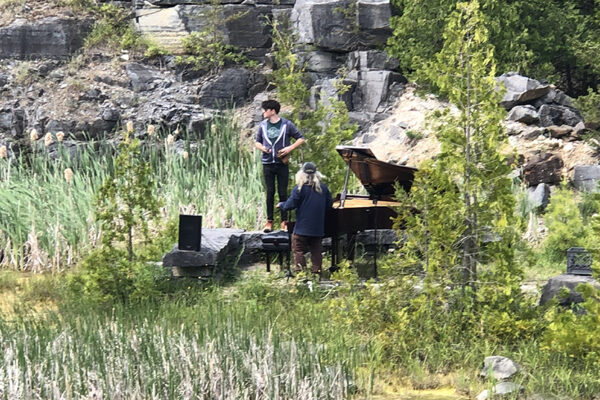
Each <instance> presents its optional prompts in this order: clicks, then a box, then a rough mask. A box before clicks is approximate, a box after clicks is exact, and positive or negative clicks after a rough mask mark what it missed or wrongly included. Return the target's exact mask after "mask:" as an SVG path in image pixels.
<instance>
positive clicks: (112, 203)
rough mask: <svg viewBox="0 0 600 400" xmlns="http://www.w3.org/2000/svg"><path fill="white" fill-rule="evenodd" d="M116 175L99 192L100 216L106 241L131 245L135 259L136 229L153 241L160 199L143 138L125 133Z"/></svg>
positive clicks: (130, 251)
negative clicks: (150, 226) (144, 154)
mask: <svg viewBox="0 0 600 400" xmlns="http://www.w3.org/2000/svg"><path fill="white" fill-rule="evenodd" d="M114 167H115V172H114V177H110V178H108V179H106V181H105V182H104V183H103V184H102V187H101V188H100V190H99V192H98V199H97V211H96V218H97V219H98V221H100V223H101V226H102V230H103V232H102V243H103V244H104V245H105V246H107V247H108V248H112V247H113V245H114V244H115V242H116V243H119V242H121V243H123V244H125V245H126V247H127V253H128V255H129V261H133V259H134V252H133V239H134V228H135V230H136V231H137V233H138V234H141V235H142V236H143V238H144V240H146V242H148V241H149V231H148V222H149V221H150V220H154V219H156V218H157V217H158V215H159V207H160V204H161V203H160V201H159V200H158V198H157V197H156V194H155V192H156V184H155V182H154V180H153V177H152V170H151V168H150V164H149V163H147V162H144V161H142V159H141V157H140V141H139V140H138V139H131V138H130V137H129V133H128V132H123V138H122V141H121V143H120V144H119V155H118V156H117V158H116V160H115V166H114Z"/></svg>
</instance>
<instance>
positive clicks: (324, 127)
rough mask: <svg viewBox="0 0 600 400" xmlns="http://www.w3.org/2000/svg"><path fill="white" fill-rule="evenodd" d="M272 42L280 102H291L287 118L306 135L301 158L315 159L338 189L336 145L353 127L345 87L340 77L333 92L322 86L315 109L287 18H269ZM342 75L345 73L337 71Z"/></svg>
mask: <svg viewBox="0 0 600 400" xmlns="http://www.w3.org/2000/svg"><path fill="white" fill-rule="evenodd" d="M271 28H272V31H273V42H274V45H275V52H274V57H275V63H276V66H277V67H276V69H275V70H274V71H273V81H274V83H275V86H276V87H277V95H278V97H279V99H280V100H281V102H283V103H285V104H287V105H289V106H291V113H290V115H289V118H290V119H291V120H292V121H293V122H294V124H296V126H297V127H298V129H300V131H301V132H302V134H303V135H304V137H305V138H306V143H305V144H304V145H303V146H302V147H301V148H300V152H301V159H300V160H298V159H294V158H293V160H294V162H295V163H296V164H298V163H302V162H304V161H313V162H316V163H317V165H318V167H319V170H320V171H321V172H322V173H323V174H324V175H326V176H327V177H328V179H327V184H328V186H329V188H330V190H331V191H332V192H333V193H335V192H338V191H340V190H341V188H342V186H343V180H344V170H345V168H346V166H345V164H344V162H343V160H342V159H341V157H340V156H339V155H338V154H337V152H336V151H335V147H336V146H338V145H340V144H342V143H343V142H345V141H348V140H350V139H351V138H352V135H353V134H354V132H355V131H356V125H355V124H350V120H349V117H348V108H347V106H346V103H345V102H344V101H343V100H342V99H341V96H342V95H343V94H344V93H345V92H346V91H347V90H348V86H347V85H345V84H344V83H343V78H341V79H339V80H337V81H336V83H335V90H336V94H335V95H334V96H329V95H327V94H326V93H325V91H324V90H323V91H322V93H321V96H322V98H321V99H320V100H319V102H318V104H317V106H316V109H313V108H311V107H310V105H309V97H310V90H309V87H308V85H307V79H306V78H307V77H306V73H305V70H304V65H303V64H302V62H301V61H300V59H299V58H298V55H297V54H295V53H294V45H295V43H296V38H295V36H294V34H293V32H292V30H291V29H290V26H289V21H286V20H283V21H272V22H271ZM340 73H341V75H342V76H343V75H344V74H345V72H344V71H340Z"/></svg>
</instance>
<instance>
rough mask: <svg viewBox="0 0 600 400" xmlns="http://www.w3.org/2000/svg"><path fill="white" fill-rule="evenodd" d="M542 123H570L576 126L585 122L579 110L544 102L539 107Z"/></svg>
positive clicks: (546, 124) (547, 124)
mask: <svg viewBox="0 0 600 400" xmlns="http://www.w3.org/2000/svg"><path fill="white" fill-rule="evenodd" d="M539 116H540V125H541V126H550V125H569V126H575V125H577V124H578V123H580V122H583V117H582V116H581V115H580V114H579V112H578V111H577V110H574V109H572V108H569V107H565V106H560V105H549V104H544V105H543V106H541V107H540V109H539Z"/></svg>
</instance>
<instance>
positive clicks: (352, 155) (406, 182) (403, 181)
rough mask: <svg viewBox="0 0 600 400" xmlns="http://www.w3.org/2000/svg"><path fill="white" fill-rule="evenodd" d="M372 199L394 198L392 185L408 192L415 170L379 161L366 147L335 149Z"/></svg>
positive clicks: (340, 147) (338, 147)
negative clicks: (399, 186) (398, 185)
mask: <svg viewBox="0 0 600 400" xmlns="http://www.w3.org/2000/svg"><path fill="white" fill-rule="evenodd" d="M335 149H336V150H337V152H338V153H339V154H340V156H342V158H343V159H344V161H345V162H346V164H348V166H349V168H350V169H351V170H352V172H354V175H356V176H357V177H358V179H359V180H360V183H362V185H363V186H364V187H365V188H366V189H367V192H368V193H369V196H370V197H371V198H374V199H383V198H386V197H388V198H389V197H392V198H393V197H394V194H395V190H394V183H395V182H398V183H399V184H400V185H401V186H402V187H403V188H404V190H406V191H409V190H410V187H411V185H412V182H413V179H414V175H415V172H416V171H417V168H413V167H407V166H403V165H395V164H390V163H387V162H384V161H380V160H378V159H377V158H376V157H375V154H373V152H372V151H371V149H369V148H368V147H353V146H337V147H336V148H335Z"/></svg>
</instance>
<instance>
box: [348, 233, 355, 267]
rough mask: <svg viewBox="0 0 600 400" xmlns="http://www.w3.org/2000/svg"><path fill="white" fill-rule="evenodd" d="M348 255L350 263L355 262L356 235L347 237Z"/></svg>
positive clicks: (351, 234) (350, 234) (352, 234)
mask: <svg viewBox="0 0 600 400" xmlns="http://www.w3.org/2000/svg"><path fill="white" fill-rule="evenodd" d="M347 241H348V242H347V246H348V247H347V251H348V252H347V254H348V257H347V258H348V261H350V262H354V259H355V258H356V233H349V234H348V235H347Z"/></svg>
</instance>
